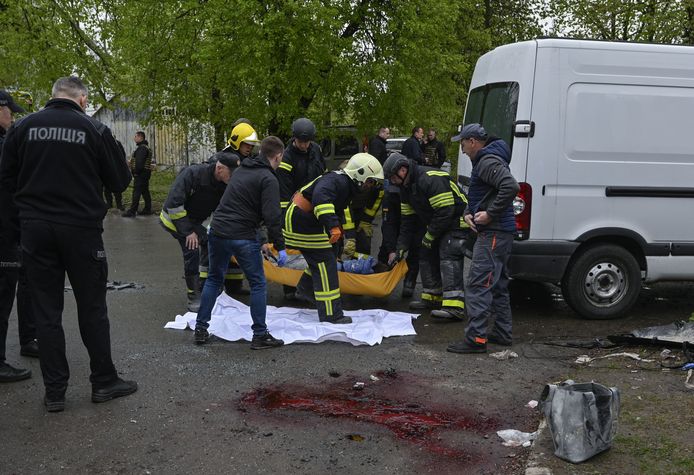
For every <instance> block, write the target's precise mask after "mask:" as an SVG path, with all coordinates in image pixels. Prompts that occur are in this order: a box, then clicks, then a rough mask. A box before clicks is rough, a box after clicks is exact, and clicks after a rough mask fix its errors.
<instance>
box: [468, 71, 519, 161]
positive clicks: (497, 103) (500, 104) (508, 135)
mask: <svg viewBox="0 0 694 475" xmlns="http://www.w3.org/2000/svg"><path fill="white" fill-rule="evenodd" d="M519 89H520V88H519V86H518V83H517V82H498V83H492V84H486V85H484V86H481V87H476V88H475V89H473V90H472V91H470V97H468V101H467V109H466V111H465V125H467V124H473V123H475V122H478V123H480V124H482V125H483V126H484V128H485V129H487V132H488V133H490V134H492V135H496V136H497V137H500V138H502V139H504V141H505V142H506V143H507V144H508V145H509V147H511V148H513V123H514V122H515V120H516V110H517V109H518V91H519Z"/></svg>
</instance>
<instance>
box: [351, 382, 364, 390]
mask: <svg viewBox="0 0 694 475" xmlns="http://www.w3.org/2000/svg"><path fill="white" fill-rule="evenodd" d="M364 386H366V385H365V384H364V383H362V382H361V381H357V382H356V383H354V386H352V388H353V389H356V390H357V391H361V390H362V389H364Z"/></svg>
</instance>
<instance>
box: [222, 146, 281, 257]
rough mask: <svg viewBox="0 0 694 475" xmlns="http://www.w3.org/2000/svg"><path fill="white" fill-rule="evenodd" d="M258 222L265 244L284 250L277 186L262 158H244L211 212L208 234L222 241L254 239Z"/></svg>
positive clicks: (278, 188)
mask: <svg viewBox="0 0 694 475" xmlns="http://www.w3.org/2000/svg"><path fill="white" fill-rule="evenodd" d="M261 223H262V224H264V225H265V226H266V227H267V232H268V241H269V242H271V243H272V244H273V245H274V247H275V249H277V250H282V249H284V237H282V210H281V209H280V187H279V183H278V182H277V177H276V176H275V171H274V170H273V169H272V167H271V166H270V162H269V161H268V159H267V158H266V157H265V156H263V155H258V156H255V157H247V158H244V159H243V161H242V162H241V166H240V167H239V168H238V169H236V170H235V171H234V174H233V175H232V176H231V180H229V184H228V185H227V188H226V190H225V191H224V195H223V196H222V200H221V201H220V202H219V206H217V209H216V210H215V212H214V216H213V218H212V224H211V225H210V232H211V233H213V234H214V235H215V236H219V237H221V238H224V239H256V238H257V233H258V230H259V229H260V226H261Z"/></svg>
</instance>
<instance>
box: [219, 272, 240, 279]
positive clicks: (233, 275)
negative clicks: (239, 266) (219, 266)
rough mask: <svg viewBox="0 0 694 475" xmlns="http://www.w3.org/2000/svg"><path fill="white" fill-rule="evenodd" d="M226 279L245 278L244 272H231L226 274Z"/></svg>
mask: <svg viewBox="0 0 694 475" xmlns="http://www.w3.org/2000/svg"><path fill="white" fill-rule="evenodd" d="M224 279H225V280H243V273H238V272H230V273H228V274H224Z"/></svg>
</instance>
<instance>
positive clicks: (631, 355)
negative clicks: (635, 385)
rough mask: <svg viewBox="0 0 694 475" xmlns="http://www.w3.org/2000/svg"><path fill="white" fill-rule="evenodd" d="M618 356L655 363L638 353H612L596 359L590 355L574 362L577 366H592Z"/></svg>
mask: <svg viewBox="0 0 694 475" xmlns="http://www.w3.org/2000/svg"><path fill="white" fill-rule="evenodd" d="M616 356H624V357H626V358H631V359H633V360H636V361H643V362H644V363H653V361H654V360H647V359H644V358H641V357H640V356H639V355H637V354H636V353H625V352H622V353H612V354H609V355H604V356H596V357H594V358H591V357H590V356H588V355H581V356H579V357H578V358H576V361H574V363H576V364H590V363H592V362H593V361H595V360H602V359H605V358H614V357H616Z"/></svg>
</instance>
